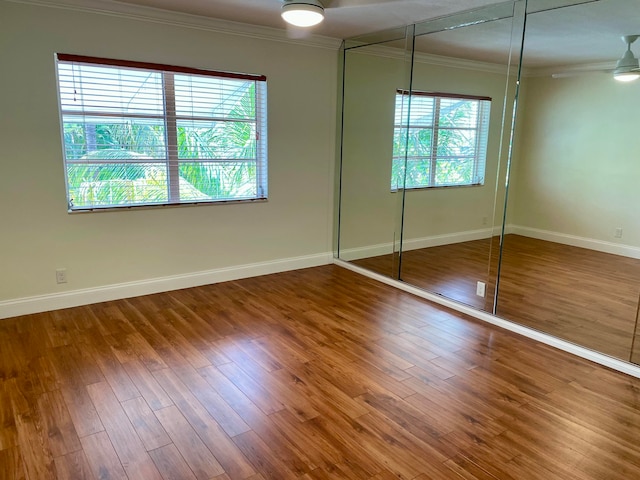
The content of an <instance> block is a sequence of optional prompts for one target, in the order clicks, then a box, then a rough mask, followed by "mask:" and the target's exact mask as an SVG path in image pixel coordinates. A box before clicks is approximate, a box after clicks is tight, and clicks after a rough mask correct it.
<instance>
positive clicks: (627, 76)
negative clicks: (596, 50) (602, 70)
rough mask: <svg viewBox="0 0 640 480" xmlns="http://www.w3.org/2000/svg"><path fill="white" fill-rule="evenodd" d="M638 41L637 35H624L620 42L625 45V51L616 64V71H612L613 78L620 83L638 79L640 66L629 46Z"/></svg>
mask: <svg viewBox="0 0 640 480" xmlns="http://www.w3.org/2000/svg"><path fill="white" fill-rule="evenodd" d="M637 39H638V35H625V36H623V37H622V41H623V42H624V43H626V44H627V51H626V52H624V55H622V58H621V59H620V60H618V63H616V69H615V70H614V71H613V78H615V79H616V80H619V81H621V82H631V81H633V80H637V79H638V78H640V66H639V65H638V59H637V58H636V57H635V56H634V55H633V52H632V51H631V44H632V43H633V42H635V41H636V40H637Z"/></svg>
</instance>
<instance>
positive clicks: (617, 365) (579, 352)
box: [334, 258, 640, 378]
mask: <svg viewBox="0 0 640 480" xmlns="http://www.w3.org/2000/svg"><path fill="white" fill-rule="evenodd" d="M334 263H335V264H336V265H339V266H341V267H344V268H347V269H349V270H352V271H354V272H357V273H359V274H361V275H364V276H366V277H369V278H372V279H374V280H377V281H379V282H381V283H385V284H387V285H391V286H392V287H395V288H398V289H400V290H403V291H405V292H408V293H411V294H413V295H416V296H418V297H421V298H424V299H426V300H429V301H431V302H434V303H437V304H439V305H443V306H445V307H449V308H452V309H453V310H456V311H458V312H461V313H465V314H467V315H469V316H471V317H474V318H477V319H478V320H482V321H484V322H487V323H490V324H492V325H495V326H497V327H500V328H504V329H505V330H509V331H510V332H515V333H518V334H520V335H522V336H525V337H527V338H531V339H533V340H535V341H537V342H540V343H544V344H545V345H550V346H552V347H555V348H557V349H559V350H563V351H565V352H568V353H571V354H573V355H576V356H578V357H581V358H585V359H587V360H590V361H592V362H595V363H598V364H600V365H604V366H605V367H609V368H612V369H614V370H617V371H619V372H622V373H626V374H627V375H631V376H634V377H637V378H640V366H638V365H634V364H632V363H630V362H625V361H623V360H619V359H617V358H614V357H610V356H609V355H604V354H602V353H599V352H596V351H595V350H590V349H588V348H585V347H581V346H579V345H576V344H575V343H571V342H567V341H565V340H561V339H559V338H557V337H554V336H552V335H548V334H546V333H542V332H540V331H538V330H533V329H531V328H528V327H524V326H522V325H518V324H517V323H513V322H510V321H508V320H504V319H502V318H500V317H496V316H495V315H492V314H490V313H487V312H484V311H482V310H478V309H475V308H473V307H471V306H469V305H465V304H463V303H458V302H455V301H453V300H449V299H448V298H446V297H443V296H442V295H437V294H435V293H431V292H428V291H426V290H422V289H420V288H418V287H414V286H412V285H410V284H408V283H405V282H401V281H399V280H394V279H393V278H390V277H385V276H384V275H380V274H378V273H375V272H371V271H369V270H367V269H365V268H361V267H358V266H356V265H353V264H351V263H348V262H345V261H342V260H340V259H337V258H336V259H334Z"/></svg>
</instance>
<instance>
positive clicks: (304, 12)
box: [282, 0, 392, 28]
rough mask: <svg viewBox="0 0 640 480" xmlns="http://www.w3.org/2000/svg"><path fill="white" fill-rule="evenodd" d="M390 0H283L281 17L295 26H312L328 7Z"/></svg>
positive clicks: (342, 6) (318, 20)
mask: <svg viewBox="0 0 640 480" xmlns="http://www.w3.org/2000/svg"><path fill="white" fill-rule="evenodd" d="M389 1H392V0H284V3H283V5H282V18H283V19H284V20H285V21H286V22H287V23H289V24H290V25H294V26H296V27H303V28H304V27H312V26H314V25H317V24H319V23H320V22H321V21H322V20H323V19H324V10H325V9H329V8H344V7H360V6H364V5H370V4H375V3H384V2H389Z"/></svg>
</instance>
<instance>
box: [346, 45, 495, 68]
mask: <svg viewBox="0 0 640 480" xmlns="http://www.w3.org/2000/svg"><path fill="white" fill-rule="evenodd" d="M348 51H358V50H357V48H356V49H349V50H348ZM358 53H362V54H364V55H373V56H376V57H386V58H396V59H398V58H405V55H406V52H405V50H403V49H401V48H393V47H387V46H384V45H372V46H368V47H367V48H366V49H364V50H362V51H358ZM413 60H414V62H417V63H424V64H429V65H437V66H441V67H451V68H462V69H465V70H474V71H480V72H487V73H498V74H502V75H504V74H506V73H507V66H506V65H500V64H497V63H489V62H480V61H477V60H465V59H462V58H454V57H445V56H442V55H433V54H430V53H422V52H415V53H414V57H413Z"/></svg>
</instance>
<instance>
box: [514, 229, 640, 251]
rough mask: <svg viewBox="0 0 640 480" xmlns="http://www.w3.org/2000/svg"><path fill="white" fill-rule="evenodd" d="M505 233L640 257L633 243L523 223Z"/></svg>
mask: <svg viewBox="0 0 640 480" xmlns="http://www.w3.org/2000/svg"><path fill="white" fill-rule="evenodd" d="M505 233H513V234H515V235H522V236H523V237H531V238H537V239H538V240H546V241H549V242H555V243H561V244H564V245H571V246H573V247H581V248H588V249H589V250H596V251H598V252H604V253H613V254H614V255H621V256H623V257H630V258H637V259H640V248H638V247H634V246H632V245H624V244H621V243H613V242H606V241H604V240H596V239H593V238H587V237H578V236H576V235H568V234H566V233H560V232H552V231H549V230H540V229H538V228H530V227H524V226H522V225H507V227H506V228H505Z"/></svg>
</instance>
